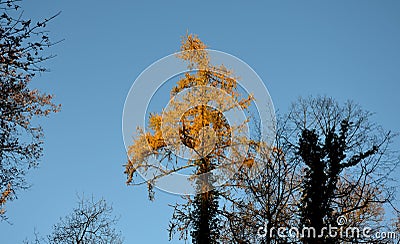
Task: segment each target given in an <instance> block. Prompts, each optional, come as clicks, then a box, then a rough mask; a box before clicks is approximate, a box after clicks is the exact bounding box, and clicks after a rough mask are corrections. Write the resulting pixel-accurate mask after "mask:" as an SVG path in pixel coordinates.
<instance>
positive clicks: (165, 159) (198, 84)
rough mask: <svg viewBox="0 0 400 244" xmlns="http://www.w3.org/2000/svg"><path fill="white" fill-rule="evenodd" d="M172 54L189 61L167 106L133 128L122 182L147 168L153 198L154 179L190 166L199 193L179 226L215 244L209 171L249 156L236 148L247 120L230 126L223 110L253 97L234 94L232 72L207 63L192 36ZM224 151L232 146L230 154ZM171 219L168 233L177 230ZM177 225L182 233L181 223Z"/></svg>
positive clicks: (195, 240)
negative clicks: (182, 157) (135, 131)
mask: <svg viewBox="0 0 400 244" xmlns="http://www.w3.org/2000/svg"><path fill="white" fill-rule="evenodd" d="M177 56H178V58H180V59H182V60H185V61H187V62H188V68H189V71H188V72H186V73H185V74H184V75H183V76H182V77H181V78H180V79H179V81H177V83H176V86H174V87H173V88H172V89H171V91H170V101H169V105H168V107H167V108H165V109H164V110H163V111H162V112H159V113H152V114H151V115H150V117H149V123H148V124H149V125H148V127H149V128H138V134H137V136H136V137H135V139H134V141H133V143H132V145H131V146H130V147H129V149H128V158H129V161H128V163H127V164H126V170H125V173H126V175H127V177H128V181H127V183H128V184H135V181H134V176H135V174H136V173H137V172H141V173H143V174H146V173H148V172H151V173H148V175H150V177H149V179H148V181H147V184H148V187H149V192H150V197H153V194H152V192H153V191H152V189H153V186H154V184H156V183H157V180H159V179H161V178H163V177H165V176H168V175H171V174H174V173H176V172H181V171H183V170H188V169H189V170H190V169H192V171H191V172H192V176H193V177H192V180H193V182H194V184H195V188H196V190H197V193H198V194H196V195H195V196H194V197H187V200H188V203H190V207H191V211H190V212H189V215H190V216H186V217H187V218H185V219H184V220H182V222H181V224H182V223H183V222H185V223H186V225H185V230H186V234H187V233H188V230H189V229H191V230H192V231H191V236H192V240H193V243H216V242H217V240H218V235H219V234H218V221H217V209H218V191H217V190H216V189H215V187H214V183H215V182H216V181H218V179H219V175H216V174H213V173H212V171H213V170H214V169H216V168H217V167H220V166H222V165H223V164H227V162H228V164H229V163H230V162H237V160H239V159H240V158H242V157H243V156H244V157H246V156H248V155H243V152H244V153H245V154H246V151H245V150H244V151H243V152H241V151H240V149H238V148H240V147H241V145H248V144H249V143H250V140H249V138H247V137H246V136H241V135H242V134H241V133H242V132H243V131H244V130H245V129H246V124H247V123H248V121H249V120H248V118H246V119H244V120H243V121H241V122H240V123H237V124H230V123H229V122H228V120H227V118H226V117H225V116H224V113H225V112H229V111H232V110H235V109H238V110H241V111H243V110H246V109H248V107H249V106H250V104H251V101H252V99H253V98H252V96H251V95H248V94H246V95H245V96H243V94H241V93H240V92H239V88H238V83H237V78H235V77H234V76H233V72H232V71H230V70H228V69H227V68H226V67H224V66H223V65H221V66H213V65H212V64H211V61H210V56H209V53H208V51H207V50H206V45H205V44H204V43H203V42H202V41H200V39H199V38H198V37H197V36H196V35H186V36H185V37H184V38H183V39H182V45H181V52H180V53H179V54H178V55H177ZM146 129H147V130H146ZM228 150H231V151H230V153H229V156H228V155H227V151H228ZM185 152H186V153H188V154H185ZM182 154H185V155H190V156H189V157H187V159H186V160H184V162H182V160H177V157H178V155H182ZM150 157H156V158H157V160H158V161H159V162H162V163H164V164H163V165H161V164H155V163H152V162H151V160H149V158H150ZM243 159H244V158H243ZM243 161H246V160H241V162H243ZM248 161H249V160H247V162H248ZM235 167H236V166H235V165H233V166H232V165H231V166H227V167H225V168H224V169H225V170H228V171H229V170H234V168H235ZM186 172H187V171H186ZM181 217H182V216H181ZM178 219H179V216H178V215H177V214H174V220H178ZM174 220H173V221H172V222H171V233H172V232H174V231H175V230H176V228H178V224H176V223H174ZM179 226H182V225H179ZM179 228H180V229H179V230H180V231H182V227H179ZM181 237H183V235H182V236H181ZM186 237H187V235H186Z"/></svg>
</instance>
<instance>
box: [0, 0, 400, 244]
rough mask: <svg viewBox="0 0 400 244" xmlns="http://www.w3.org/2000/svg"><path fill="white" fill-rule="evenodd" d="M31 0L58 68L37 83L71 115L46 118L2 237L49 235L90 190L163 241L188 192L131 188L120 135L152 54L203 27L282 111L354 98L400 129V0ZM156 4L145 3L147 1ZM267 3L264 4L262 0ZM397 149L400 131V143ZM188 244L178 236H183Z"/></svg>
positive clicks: (133, 226)
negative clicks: (35, 163) (311, 99)
mask: <svg viewBox="0 0 400 244" xmlns="http://www.w3.org/2000/svg"><path fill="white" fill-rule="evenodd" d="M137 2H138V3H135V1H128V0H126V1H100V0H99V1H93V0H92V1H89V0H88V1H50V0H47V1H45V0H36V1H26V2H25V3H24V4H23V7H24V10H25V15H26V16H32V17H34V18H37V17H41V16H43V17H46V16H50V15H52V14H54V13H56V12H58V11H60V10H61V11H62V14H61V15H60V16H59V17H58V18H57V19H55V20H54V21H52V22H51V24H50V25H49V29H50V30H51V36H52V37H53V39H54V40H57V39H64V38H65V41H64V42H62V43H61V44H59V45H57V46H55V47H54V48H52V49H51V52H52V53H54V54H57V55H58V56H57V57H56V58H55V59H53V60H51V61H49V62H48V63H47V66H48V67H49V68H50V69H51V72H50V73H46V74H43V75H42V76H41V77H37V78H36V79H35V82H34V85H35V86H36V87H39V88H42V89H44V90H46V91H49V92H51V93H54V94H55V95H56V100H57V102H59V103H62V104H63V109H62V112H60V113H59V114H57V115H55V116H51V119H49V120H46V121H43V122H42V125H43V127H44V128H45V132H46V141H45V156H44V157H43V159H42V163H41V164H40V167H39V168H38V169H36V170H34V171H32V172H31V173H30V174H29V175H28V177H29V178H28V179H29V182H30V183H32V188H31V189H30V190H29V191H26V192H21V193H20V195H19V199H18V200H16V201H14V202H11V203H10V204H8V205H7V213H8V216H9V217H10V221H11V222H12V223H13V225H9V224H7V223H5V222H1V223H0V236H1V242H2V243H6V244H8V243H10V244H13V243H21V242H22V240H23V239H24V238H25V237H30V238H32V236H33V230H34V228H36V230H37V231H38V232H39V233H40V234H43V235H44V234H48V233H50V231H51V227H52V225H53V224H54V223H56V222H57V221H58V219H59V217H62V216H64V215H66V214H68V213H70V212H71V209H72V208H73V207H74V206H75V205H76V194H77V193H78V194H79V193H82V192H85V194H87V195H90V194H93V195H94V196H95V197H104V198H105V199H106V200H107V201H108V202H111V203H113V206H114V213H115V214H117V215H120V216H121V219H120V221H119V224H118V228H119V229H120V230H121V231H122V232H123V235H124V236H125V241H126V243H165V242H167V240H168V233H167V231H166V229H167V227H168V221H169V218H170V217H171V214H172V210H171V208H169V207H168V203H173V202H175V201H178V200H179V197H177V196H174V195H170V194H166V193H163V192H157V193H156V201H155V202H149V201H148V200H147V192H146V189H145V187H136V188H133V187H127V186H126V185H125V180H126V178H125V175H124V174H123V170H124V168H123V166H122V165H123V164H124V163H125V160H126V155H125V149H124V144H123V140H122V133H121V116H122V109H123V105H124V100H125V96H126V95H127V93H128V91H129V88H130V87H131V85H132V82H133V81H134V80H135V78H136V77H137V76H138V75H139V73H140V72H141V71H142V70H143V69H145V68H146V67H147V66H148V65H150V64H151V63H152V62H154V61H156V60H157V59H159V58H161V57H163V56H165V55H168V54H170V53H172V52H175V51H177V50H178V49H179V44H180V37H181V36H182V35H184V34H185V33H186V31H187V30H189V32H193V33H197V34H198V35H199V36H200V38H201V39H202V40H203V41H204V42H206V43H207V44H208V45H209V46H210V47H211V48H213V49H217V50H221V51H225V52H228V53H231V54H233V55H235V56H237V57H239V58H241V59H242V60H244V61H245V62H247V63H248V64H249V65H250V66H252V67H253V69H254V70H255V71H256V72H257V73H258V74H259V75H260V76H261V78H262V79H263V80H264V81H265V83H266V85H267V87H268V89H269V92H270V94H271V97H272V100H273V101H274V104H275V108H276V109H278V110H280V111H281V112H284V111H285V110H286V109H287V107H288V106H289V104H290V102H291V101H294V100H295V99H296V98H297V97H298V96H308V95H311V94H314V95H316V94H326V95H330V96H333V97H335V98H337V99H338V100H340V101H344V100H346V99H353V100H354V101H356V102H358V103H360V104H361V105H362V106H363V107H364V108H366V109H368V110H371V111H373V112H376V115H375V116H374V119H375V121H376V122H378V123H380V124H382V125H383V126H384V127H385V128H388V129H392V130H395V131H400V115H399V114H398V113H399V107H400V96H399V91H400V45H399V44H400V14H399V13H400V2H399V1H397V0H374V1H372V0H360V1H359V0H352V1H348V0H335V1H320V0H315V1H284V0H280V1H262V2H263V3H248V2H244V1H240V2H239V1H225V2H223V1H159V2H154V1H137ZM145 2H146V3H145ZM259 2H261V1H259ZM394 146H395V147H396V148H399V146H400V140H398V139H397V140H396V142H395V145H394ZM176 242H177V243H179V242H178V241H176Z"/></svg>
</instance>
